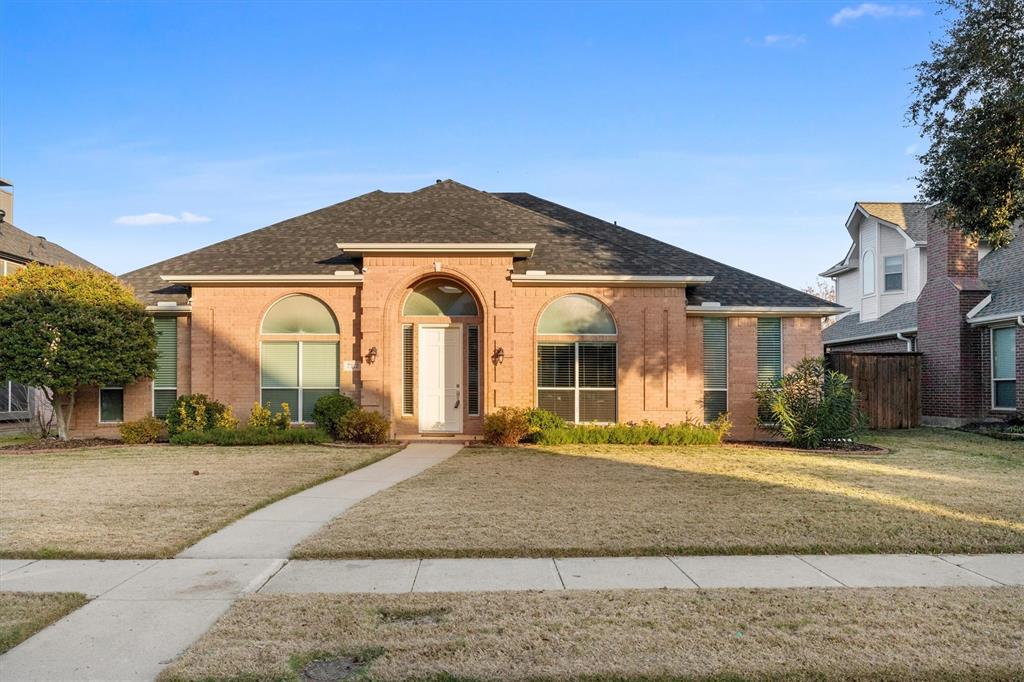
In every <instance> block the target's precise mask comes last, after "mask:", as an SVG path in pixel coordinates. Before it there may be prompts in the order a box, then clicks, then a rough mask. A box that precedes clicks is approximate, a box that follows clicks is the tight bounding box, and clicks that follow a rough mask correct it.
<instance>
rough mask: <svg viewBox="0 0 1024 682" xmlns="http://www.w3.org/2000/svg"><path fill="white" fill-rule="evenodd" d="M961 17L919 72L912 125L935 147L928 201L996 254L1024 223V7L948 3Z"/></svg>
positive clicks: (993, 0)
mask: <svg viewBox="0 0 1024 682" xmlns="http://www.w3.org/2000/svg"><path fill="white" fill-rule="evenodd" d="M943 1H944V3H945V5H946V8H945V9H944V10H943V11H944V12H951V13H953V14H954V15H955V16H954V17H953V18H952V20H951V21H950V23H949V26H948V28H947V31H946V36H945V37H944V39H943V40H940V41H935V42H933V43H932V46H931V51H932V58H931V59H930V60H927V61H923V62H921V63H919V64H917V65H916V67H915V71H916V81H915V84H914V86H913V94H914V98H915V99H914V101H913V103H912V104H911V105H910V108H909V110H908V112H907V115H908V118H909V120H910V121H911V122H912V123H914V124H916V125H917V126H919V127H920V128H921V132H922V133H923V134H924V135H925V137H927V138H929V139H930V141H931V146H930V147H929V149H928V151H927V152H925V153H924V154H923V155H922V156H920V157H918V158H919V160H920V161H921V163H922V165H923V166H924V169H923V171H922V173H921V175H920V177H919V178H918V180H919V181H920V191H921V195H922V198H923V199H924V200H926V201H940V202H942V205H943V208H944V210H945V213H946V218H947V220H948V221H949V222H950V224H951V225H953V226H955V227H957V228H959V229H960V230H961V231H962V232H963V233H964V234H965V235H967V236H968V237H973V238H975V239H985V240H987V241H989V242H990V243H991V244H992V246H993V247H995V248H999V247H1002V246H1006V245H1007V244H1008V243H1010V241H1011V240H1012V239H1013V237H1014V227H1013V226H1014V223H1015V222H1017V221H1019V220H1021V219H1022V218H1024V0H943Z"/></svg>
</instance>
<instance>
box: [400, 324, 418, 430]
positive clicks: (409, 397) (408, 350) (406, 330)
mask: <svg viewBox="0 0 1024 682" xmlns="http://www.w3.org/2000/svg"><path fill="white" fill-rule="evenodd" d="M412 339H413V329H412V325H411V324H406V325H402V414H404V415H411V414H412V410H413V395H414V393H413V391H414V390H415V382H414V380H413V369H412V368H413V358H412V348H413V342H412Z"/></svg>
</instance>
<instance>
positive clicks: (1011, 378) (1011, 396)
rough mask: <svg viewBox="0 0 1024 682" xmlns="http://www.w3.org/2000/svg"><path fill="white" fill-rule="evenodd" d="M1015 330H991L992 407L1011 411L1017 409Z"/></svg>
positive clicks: (1008, 328) (1014, 328)
mask: <svg viewBox="0 0 1024 682" xmlns="http://www.w3.org/2000/svg"><path fill="white" fill-rule="evenodd" d="M1016 335H1017V329H1016V327H1000V328H998V329H993V330H992V407H994V408H996V409H997V410H1012V409H1015V408H1016V407H1017V336H1016Z"/></svg>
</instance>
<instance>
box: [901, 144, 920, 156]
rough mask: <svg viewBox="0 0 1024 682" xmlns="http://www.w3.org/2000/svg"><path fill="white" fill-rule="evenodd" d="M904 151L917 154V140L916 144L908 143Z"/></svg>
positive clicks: (911, 154) (912, 154) (909, 154)
mask: <svg viewBox="0 0 1024 682" xmlns="http://www.w3.org/2000/svg"><path fill="white" fill-rule="evenodd" d="M903 153H904V154H906V155H907V156H917V143H916V142H915V143H914V144H909V145H907V147H906V149H904V150H903Z"/></svg>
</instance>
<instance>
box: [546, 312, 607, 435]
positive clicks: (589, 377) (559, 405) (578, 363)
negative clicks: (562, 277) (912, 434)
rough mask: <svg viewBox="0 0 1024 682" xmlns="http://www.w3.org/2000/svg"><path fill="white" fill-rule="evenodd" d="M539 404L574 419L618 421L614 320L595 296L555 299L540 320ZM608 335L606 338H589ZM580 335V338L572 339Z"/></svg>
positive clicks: (579, 420)
mask: <svg viewBox="0 0 1024 682" xmlns="http://www.w3.org/2000/svg"><path fill="white" fill-rule="evenodd" d="M537 334H538V336H545V335H546V336H562V337H566V338H563V339H558V340H554V339H552V340H538V342H537V406H538V407H540V408H543V409H545V410H549V411H551V412H554V413H555V414H557V415H559V416H560V417H562V418H563V419H565V420H567V421H571V422H603V423H611V422H614V421H615V420H616V414H617V409H616V404H617V395H618V391H617V379H616V374H617V355H618V347H617V343H616V341H615V339H612V338H607V337H614V336H615V334H616V328H615V320H614V319H613V318H612V314H611V312H610V311H609V310H608V308H607V307H606V306H605V305H604V304H603V303H601V302H600V301H598V300H597V299H595V298H592V297H590V296H583V295H579V294H572V295H569V296H563V297H561V298H559V299H557V300H555V301H554V302H553V303H551V304H550V305H549V306H548V307H547V309H546V310H545V311H544V313H543V314H542V315H541V316H540V320H539V321H538V323H537ZM594 336H603V337H606V338H604V339H600V340H598V339H587V338H586V337H594ZM572 337H576V338H572Z"/></svg>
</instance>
